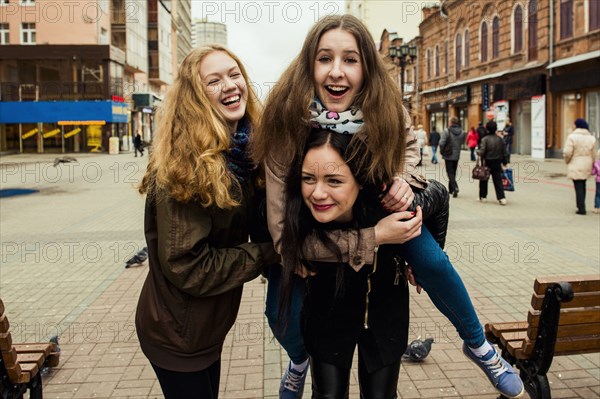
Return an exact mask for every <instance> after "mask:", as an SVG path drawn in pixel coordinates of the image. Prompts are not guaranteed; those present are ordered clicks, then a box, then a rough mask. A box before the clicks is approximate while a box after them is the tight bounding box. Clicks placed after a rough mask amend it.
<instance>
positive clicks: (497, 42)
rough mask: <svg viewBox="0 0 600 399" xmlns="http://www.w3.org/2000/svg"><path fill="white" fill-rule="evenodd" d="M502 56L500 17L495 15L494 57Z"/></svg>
mask: <svg viewBox="0 0 600 399" xmlns="http://www.w3.org/2000/svg"><path fill="white" fill-rule="evenodd" d="M499 56H500V18H498V17H497V16H496V17H494V21H493V22H492V59H493V58H498V57H499Z"/></svg>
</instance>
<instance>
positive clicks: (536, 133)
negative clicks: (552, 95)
mask: <svg viewBox="0 0 600 399" xmlns="http://www.w3.org/2000/svg"><path fill="white" fill-rule="evenodd" d="M531 157H532V158H538V159H544V158H545V157H546V96H545V95H544V94H542V95H541V96H533V97H531Z"/></svg>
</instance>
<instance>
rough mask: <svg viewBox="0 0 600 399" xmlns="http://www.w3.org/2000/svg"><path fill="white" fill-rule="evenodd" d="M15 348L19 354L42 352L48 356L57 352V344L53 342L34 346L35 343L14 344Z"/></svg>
mask: <svg viewBox="0 0 600 399" xmlns="http://www.w3.org/2000/svg"><path fill="white" fill-rule="evenodd" d="M13 346H14V348H15V349H16V350H17V353H36V352H42V353H43V354H44V356H48V354H50V352H56V344H54V343H52V342H48V343H45V344H39V343H38V344H34V343H25V344H13Z"/></svg>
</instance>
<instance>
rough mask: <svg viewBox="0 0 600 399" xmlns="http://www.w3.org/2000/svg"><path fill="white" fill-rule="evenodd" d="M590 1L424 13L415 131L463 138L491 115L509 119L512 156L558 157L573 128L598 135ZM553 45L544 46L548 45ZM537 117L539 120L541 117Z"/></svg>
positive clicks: (520, 1) (594, 7)
mask: <svg viewBox="0 0 600 399" xmlns="http://www.w3.org/2000/svg"><path fill="white" fill-rule="evenodd" d="M599 3H600V1H599V0H553V2H550V1H543V0H512V1H500V0H491V1H487V2H485V1H464V0H449V1H444V2H442V6H441V7H428V8H424V9H423V21H422V22H421V25H420V37H419V38H417V40H416V41H417V42H418V43H419V44H420V46H419V62H418V76H419V85H418V86H419V92H418V95H419V96H420V101H419V104H420V111H419V112H418V114H419V115H420V116H421V117H422V118H423V120H422V123H423V124H424V125H425V126H426V129H427V130H428V131H430V130H431V129H432V128H434V127H435V128H436V129H437V130H438V131H443V129H444V128H445V127H446V126H447V125H448V120H449V118H450V117H452V116H457V117H458V118H459V119H460V121H461V124H462V126H463V127H464V128H465V129H468V128H470V127H471V126H475V127H476V126H477V124H478V122H480V121H484V122H485V119H486V113H487V112H489V111H490V110H495V112H496V113H497V116H498V122H499V124H500V125H502V124H503V121H504V115H507V116H510V118H511V120H512V121H513V124H514V126H515V131H516V136H515V142H514V144H513V152H517V153H521V154H532V155H534V156H538V157H545V156H547V157H557V156H560V155H561V153H562V151H561V150H562V144H563V142H564V139H565V137H566V135H567V134H568V133H570V131H571V130H572V124H573V121H574V120H575V118H577V117H584V118H586V119H588V120H589V121H590V124H591V126H590V130H592V131H595V132H598V131H600V126H598V118H599V114H600V111H599V107H600V80H599V79H600V78H599V76H600V74H598V73H597V72H595V73H593V72H592V71H594V70H597V69H598V67H599V66H600V64H599V63H598V62H599V60H600V40H599V39H600V26H599V22H598V20H599V19H600V18H599V12H600V11H599ZM551 38H553V40H551ZM542 111H543V112H542Z"/></svg>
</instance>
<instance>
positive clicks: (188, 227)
mask: <svg viewBox="0 0 600 399" xmlns="http://www.w3.org/2000/svg"><path fill="white" fill-rule="evenodd" d="M253 194H254V189H253V187H252V184H246V187H245V190H244V195H243V199H242V203H241V205H240V206H239V207H236V208H233V209H230V210H223V209H219V208H217V207H208V208H205V207H202V206H201V205H200V204H198V203H195V202H190V203H181V202H178V201H176V200H174V199H171V198H166V199H164V200H159V201H156V200H154V198H153V196H151V195H149V196H148V198H147V200H146V209H145V234H146V241H147V244H148V259H149V272H148V276H147V278H146V282H145V283H144V286H143V288H142V291H141V293H140V298H139V302H138V306H137V312H136V317H135V321H136V329H137V334H138V337H139V341H140V345H141V348H142V351H143V352H144V354H145V355H146V356H147V357H148V359H149V360H150V361H151V362H152V363H153V364H155V365H157V366H159V367H161V368H164V369H167V370H172V371H182V372H190V371H198V370H203V369H205V368H206V367H208V366H210V365H211V364H212V363H214V362H215V361H216V360H217V359H218V358H219V356H220V353H221V349H222V346H223V342H224V340H225V336H226V335H227V333H228V331H229V330H230V328H231V327H232V326H233V323H234V322H235V319H236V316H237V313H238V309H239V306H240V301H241V297H242V287H243V284H244V283H245V282H247V281H250V280H252V279H254V278H256V277H257V276H258V275H259V274H260V273H261V271H262V269H263V260H265V261H268V260H270V262H274V261H277V258H275V259H273V257H274V256H275V253H274V251H273V250H272V244H271V243H268V244H254V243H250V242H248V235H249V226H250V225H251V222H250V221H251V217H252V210H253V209H252V208H253V203H252V199H253ZM269 248H270V249H269ZM263 251H264V252H263ZM263 256H264V258H263Z"/></svg>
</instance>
